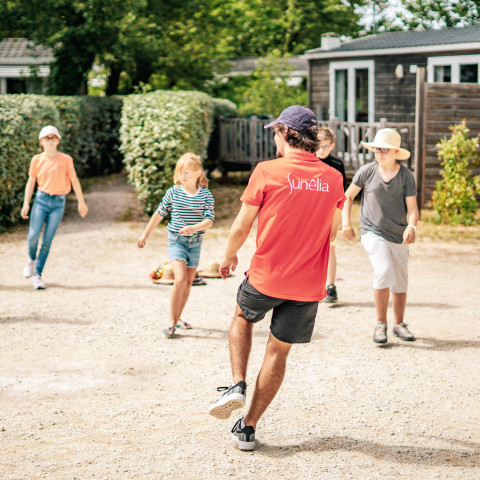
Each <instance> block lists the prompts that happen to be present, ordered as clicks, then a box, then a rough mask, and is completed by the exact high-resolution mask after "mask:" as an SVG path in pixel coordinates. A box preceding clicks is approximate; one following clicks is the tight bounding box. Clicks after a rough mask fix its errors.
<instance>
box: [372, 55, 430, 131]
mask: <svg viewBox="0 0 480 480" xmlns="http://www.w3.org/2000/svg"><path fill="white" fill-rule="evenodd" d="M397 65H403V72H404V77H403V78H402V79H401V80H399V79H398V78H396V77H395V68H396V67H397ZM411 65H416V66H417V67H426V65H427V58H426V57H425V56H419V55H396V56H390V57H377V58H375V120H376V121H377V122H378V121H379V120H380V119H381V118H387V120H388V122H389V123H397V122H398V123H403V122H414V121H415V91H416V90H415V89H416V73H410V66H411Z"/></svg>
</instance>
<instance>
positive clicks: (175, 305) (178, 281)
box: [169, 260, 191, 327]
mask: <svg viewBox="0 0 480 480" xmlns="http://www.w3.org/2000/svg"><path fill="white" fill-rule="evenodd" d="M171 264H172V270H173V275H174V277H175V281H174V283H173V288H172V293H171V294H170V319H169V323H170V326H172V327H174V326H175V325H176V324H177V321H178V318H179V317H180V314H181V313H182V309H183V307H184V306H185V301H184V297H185V291H186V290H188V292H190V289H189V288H188V286H189V285H188V283H189V282H188V274H187V265H186V263H185V262H184V261H183V260H172V262H171ZM190 285H191V282H190ZM187 298H188V294H187Z"/></svg>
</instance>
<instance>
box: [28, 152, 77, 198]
mask: <svg viewBox="0 0 480 480" xmlns="http://www.w3.org/2000/svg"><path fill="white" fill-rule="evenodd" d="M28 175H29V176H30V177H35V178H36V179H37V185H38V189H39V190H41V191H42V192H45V193H48V194H49V195H66V194H67V193H70V190H71V189H72V178H77V173H76V172H75V167H74V166H73V159H72V157H71V156H70V155H67V154H65V153H62V152H59V153H58V155H57V156H56V157H49V156H47V155H46V154H45V153H39V154H38V155H35V156H34V157H33V158H32V161H31V163H30V170H29V172H28Z"/></svg>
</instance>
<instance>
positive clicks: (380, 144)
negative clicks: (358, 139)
mask: <svg viewBox="0 0 480 480" xmlns="http://www.w3.org/2000/svg"><path fill="white" fill-rule="evenodd" d="M401 143H402V138H401V137H400V134H399V133H398V132H397V131H396V130H394V129H393V128H382V129H381V130H379V131H378V132H377V133H376V135H375V138H374V140H373V142H371V143H367V142H362V145H363V146H364V147H365V148H368V149H369V150H373V149H374V148H394V149H396V150H398V152H397V156H396V158H397V160H407V159H408V158H410V152H409V151H408V150H406V149H405V148H400V145H401Z"/></svg>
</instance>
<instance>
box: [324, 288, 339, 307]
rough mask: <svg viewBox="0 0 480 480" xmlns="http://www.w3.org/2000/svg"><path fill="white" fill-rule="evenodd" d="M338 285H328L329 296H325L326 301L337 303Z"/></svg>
mask: <svg viewBox="0 0 480 480" xmlns="http://www.w3.org/2000/svg"><path fill="white" fill-rule="evenodd" d="M337 302H338V297H337V287H335V285H328V286H327V296H326V297H325V303H337Z"/></svg>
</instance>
